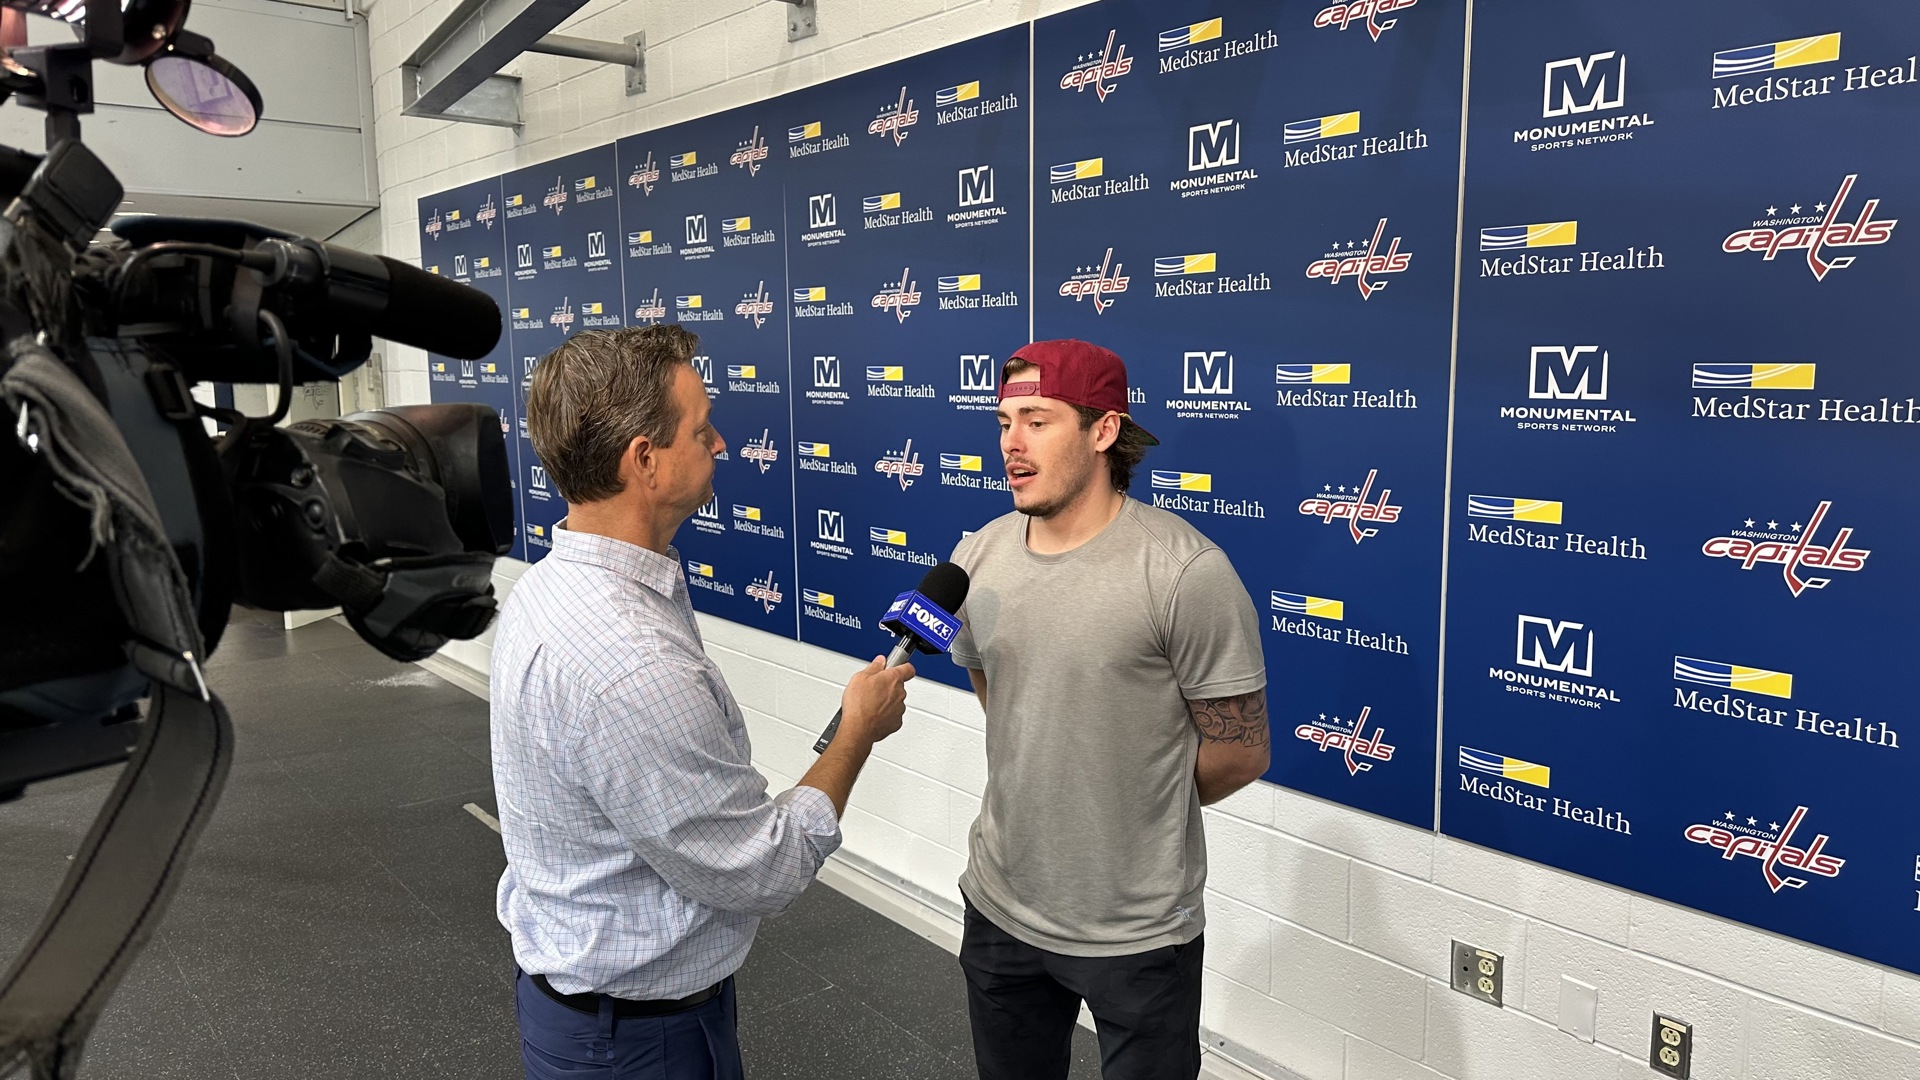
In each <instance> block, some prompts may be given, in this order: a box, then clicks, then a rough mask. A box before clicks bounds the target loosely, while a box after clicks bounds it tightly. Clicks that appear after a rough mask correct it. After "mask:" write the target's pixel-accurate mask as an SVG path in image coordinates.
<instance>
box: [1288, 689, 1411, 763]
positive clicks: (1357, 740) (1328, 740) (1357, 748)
mask: <svg viewBox="0 0 1920 1080" xmlns="http://www.w3.org/2000/svg"><path fill="white" fill-rule="evenodd" d="M1372 711H1373V706H1371V705H1363V706H1361V708H1360V717H1359V719H1357V720H1355V721H1354V722H1353V730H1351V731H1343V730H1341V729H1340V728H1338V727H1336V726H1334V725H1337V724H1341V723H1343V721H1342V720H1341V719H1340V718H1339V717H1337V716H1336V717H1334V718H1333V723H1332V724H1329V723H1328V722H1327V715H1326V714H1325V713H1321V714H1320V719H1319V720H1318V721H1317V722H1315V723H1310V724H1301V725H1300V726H1299V727H1297V728H1294V729H1293V737H1294V738H1296V739H1304V740H1306V741H1307V742H1310V743H1312V744H1314V745H1315V746H1318V747H1319V748H1320V752H1321V753H1323V754H1324V753H1326V752H1327V751H1329V750H1339V751H1341V752H1342V754H1343V756H1344V757H1345V758H1346V764H1347V775H1348V776H1359V775H1360V774H1361V773H1363V772H1366V771H1367V770H1369V769H1371V768H1373V763H1372V762H1370V761H1356V760H1354V756H1355V755H1356V754H1357V755H1359V756H1360V757H1362V758H1372V759H1373V760H1374V761H1392V760H1393V751H1394V748H1393V747H1392V746H1389V745H1387V731H1386V729H1385V728H1380V729H1378V730H1376V731H1375V732H1374V733H1373V737H1372V738H1367V737H1366V736H1364V735H1362V734H1361V732H1362V731H1363V730H1365V729H1366V726H1367V715H1368V714H1369V713H1371V712H1372Z"/></svg>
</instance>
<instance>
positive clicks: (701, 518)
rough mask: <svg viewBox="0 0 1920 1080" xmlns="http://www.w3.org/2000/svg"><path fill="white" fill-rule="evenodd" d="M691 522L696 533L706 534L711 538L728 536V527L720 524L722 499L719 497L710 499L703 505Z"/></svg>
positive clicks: (696, 511) (694, 513)
mask: <svg viewBox="0 0 1920 1080" xmlns="http://www.w3.org/2000/svg"><path fill="white" fill-rule="evenodd" d="M690 520H691V521H692V522H693V527H694V529H695V530H696V531H699V532H703V533H706V534H707V535H709V536H724V535H726V532H727V527H726V526H725V525H723V524H721V522H720V497H719V496H718V495H715V496H713V497H711V498H709V499H708V500H707V501H706V502H705V503H704V504H702V505H701V507H700V509H698V510H695V511H694V512H693V517H692V518H691V519H690Z"/></svg>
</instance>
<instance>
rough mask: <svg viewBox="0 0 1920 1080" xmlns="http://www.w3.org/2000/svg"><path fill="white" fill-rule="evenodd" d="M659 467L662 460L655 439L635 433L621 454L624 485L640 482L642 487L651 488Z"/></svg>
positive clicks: (629, 485) (621, 475)
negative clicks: (624, 451)
mask: <svg viewBox="0 0 1920 1080" xmlns="http://www.w3.org/2000/svg"><path fill="white" fill-rule="evenodd" d="M659 469H660V460H659V457H658V455H657V454H656V453H655V451H654V445H653V441H652V440H650V439H648V438H647V437H646V436H645V435H635V436H634V437H633V441H632V442H630V443H628V444H627V450H626V453H624V454H622V455H621V456H620V479H621V481H622V482H623V484H622V486H623V487H632V486H633V485H635V484H638V485H639V486H641V487H642V488H651V487H653V485H654V478H655V477H656V476H657V475H658V474H659Z"/></svg>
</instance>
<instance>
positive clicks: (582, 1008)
mask: <svg viewBox="0 0 1920 1080" xmlns="http://www.w3.org/2000/svg"><path fill="white" fill-rule="evenodd" d="M527 977H528V978H530V979H532V980H533V985H535V986H537V987H539V988H540V992H541V993H543V994H545V995H547V996H548V997H550V998H552V999H553V1000H555V1001H557V1002H559V1003H560V1004H562V1005H565V1006H566V1007H567V1008H569V1009H573V1010H576V1011H578V1012H583V1013H596V1014H597V1013H599V1011H600V1002H601V999H603V998H605V999H608V1000H611V1001H612V1002H613V1015H615V1016H668V1015H671V1014H673V1013H677V1012H685V1011H686V1010H688V1009H691V1008H693V1007H694V1006H696V1005H705V1004H706V1003H707V1002H709V1001H712V1000H713V999H714V998H716V997H719V996H720V988H721V987H723V986H725V985H726V980H724V979H722V980H721V981H720V982H717V983H714V984H713V985H712V986H709V987H707V988H706V989H705V990H695V991H694V992H693V993H691V994H688V995H687V996H686V997H683V998H672V999H665V1000H659V1001H634V1000H632V999H629V998H618V997H613V996H612V995H610V994H563V993H561V992H560V991H558V990H555V989H554V988H553V984H552V983H550V982H548V981H547V977H546V976H545V975H529V976H527Z"/></svg>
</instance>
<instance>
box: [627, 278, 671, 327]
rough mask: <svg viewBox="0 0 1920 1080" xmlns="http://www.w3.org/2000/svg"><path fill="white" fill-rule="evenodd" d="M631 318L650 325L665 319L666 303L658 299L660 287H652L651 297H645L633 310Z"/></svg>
mask: <svg viewBox="0 0 1920 1080" xmlns="http://www.w3.org/2000/svg"><path fill="white" fill-rule="evenodd" d="M633 317H634V318H635V319H637V320H639V321H640V322H643V323H647V324H648V325H652V324H653V323H657V322H662V321H664V320H665V319H666V317H667V305H666V302H665V301H663V300H661V299H660V287H659V286H657V285H656V286H654V289H653V295H652V296H649V297H647V298H646V299H645V300H642V301H640V303H639V304H638V305H637V306H636V307H635V308H634V309H633Z"/></svg>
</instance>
